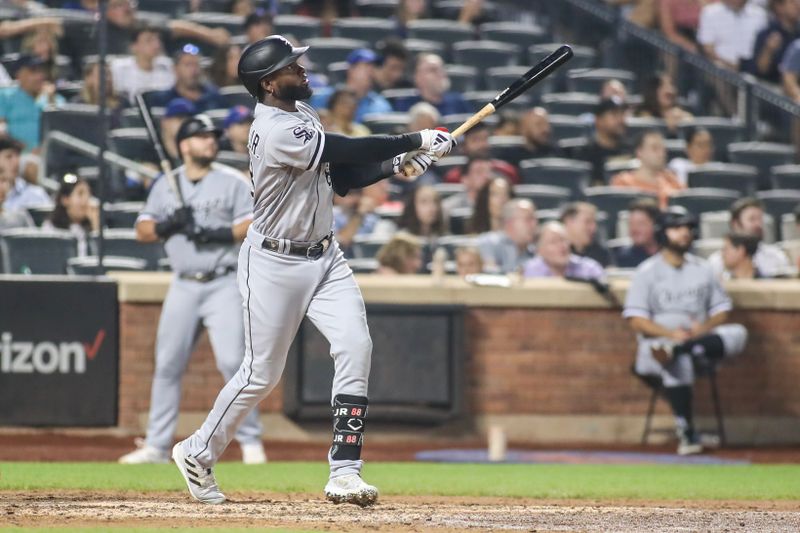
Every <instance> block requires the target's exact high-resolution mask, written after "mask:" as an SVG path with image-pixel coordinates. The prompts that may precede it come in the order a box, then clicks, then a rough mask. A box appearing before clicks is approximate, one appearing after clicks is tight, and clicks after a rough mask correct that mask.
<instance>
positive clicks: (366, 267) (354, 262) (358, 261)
mask: <svg viewBox="0 0 800 533" xmlns="http://www.w3.org/2000/svg"><path fill="white" fill-rule="evenodd" d="M347 266H349V267H350V270H352V271H353V274H372V273H374V272H376V271H377V270H378V267H380V263H378V260H377V259H373V258H372V257H364V258H353V259H348V260H347Z"/></svg>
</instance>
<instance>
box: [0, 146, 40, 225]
mask: <svg viewBox="0 0 800 533" xmlns="http://www.w3.org/2000/svg"><path fill="white" fill-rule="evenodd" d="M21 152H22V145H21V144H20V143H18V142H17V141H15V140H14V139H10V138H8V137H0V176H2V177H4V178H5V179H6V180H7V183H8V184H9V187H8V191H6V196H5V202H4V203H3V206H2V207H4V208H5V209H9V210H13V209H27V208H29V207H48V206H52V205H53V200H51V199H50V195H49V194H47V191H45V190H44V189H43V188H42V187H40V186H39V185H34V184H33V183H28V182H27V181H25V178H23V177H22V176H21V175H20V174H21V173H20V168H19V167H20V154H21Z"/></svg>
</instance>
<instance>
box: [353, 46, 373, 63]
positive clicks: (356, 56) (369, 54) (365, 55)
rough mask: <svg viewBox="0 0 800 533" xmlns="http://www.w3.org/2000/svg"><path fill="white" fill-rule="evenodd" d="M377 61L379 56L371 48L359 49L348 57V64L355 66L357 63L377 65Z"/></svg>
mask: <svg viewBox="0 0 800 533" xmlns="http://www.w3.org/2000/svg"><path fill="white" fill-rule="evenodd" d="M377 61H378V54H376V53H375V52H373V51H372V50H370V49H369V48H357V49H355V50H353V51H352V52H350V55H348V56H347V63H348V64H350V65H355V64H356V63H375V62H377Z"/></svg>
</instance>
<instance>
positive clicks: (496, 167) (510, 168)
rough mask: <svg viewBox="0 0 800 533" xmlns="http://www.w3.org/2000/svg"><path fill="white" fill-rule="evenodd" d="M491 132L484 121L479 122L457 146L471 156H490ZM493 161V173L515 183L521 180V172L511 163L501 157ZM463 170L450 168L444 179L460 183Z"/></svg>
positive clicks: (461, 152) (447, 181)
mask: <svg viewBox="0 0 800 533" xmlns="http://www.w3.org/2000/svg"><path fill="white" fill-rule="evenodd" d="M490 134H491V131H490V129H489V126H487V125H486V124H484V123H482V122H481V123H478V124H477V125H475V126H474V127H473V128H472V129H471V130H469V131H468V132H467V133H465V134H464V137H463V140H462V141H460V142H459V144H458V147H457V149H458V150H459V153H460V154H461V155H464V156H467V157H469V158H474V157H478V158H483V159H485V158H489V157H490V156H489V149H490V145H489V135H490ZM491 163H492V165H491V166H492V172H493V173H495V174H497V175H499V176H504V177H506V178H508V180H509V181H510V182H511V183H513V184H517V183H519V182H520V177H519V172H518V171H517V168H516V167H515V166H514V165H512V164H511V163H508V162H507V161H503V160H501V159H492V160H491ZM462 171H463V168H460V167H456V168H453V169H450V170H449V171H448V172H447V174H445V175H444V181H445V182H446V183H459V182H460V181H461V173H462Z"/></svg>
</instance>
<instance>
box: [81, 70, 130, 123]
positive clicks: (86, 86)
mask: <svg viewBox="0 0 800 533" xmlns="http://www.w3.org/2000/svg"><path fill="white" fill-rule="evenodd" d="M70 101H71V102H72V103H74V104H90V105H100V64H99V63H97V62H96V61H93V62H91V63H87V64H86V66H84V67H83V87H81V90H80V91H78V94H76V95H75V96H74V97H73V98H72V100H70ZM126 103H127V101H123V100H122V98H120V97H119V96H118V95H117V94H116V92H115V91H114V80H113V79H112V77H111V70H109V68H108V67H106V109H107V110H109V111H110V112H111V124H110V125H111V128H112V129H113V128H118V127H119V125H120V121H121V114H122V110H123V109H124V108H125V104H126Z"/></svg>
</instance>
